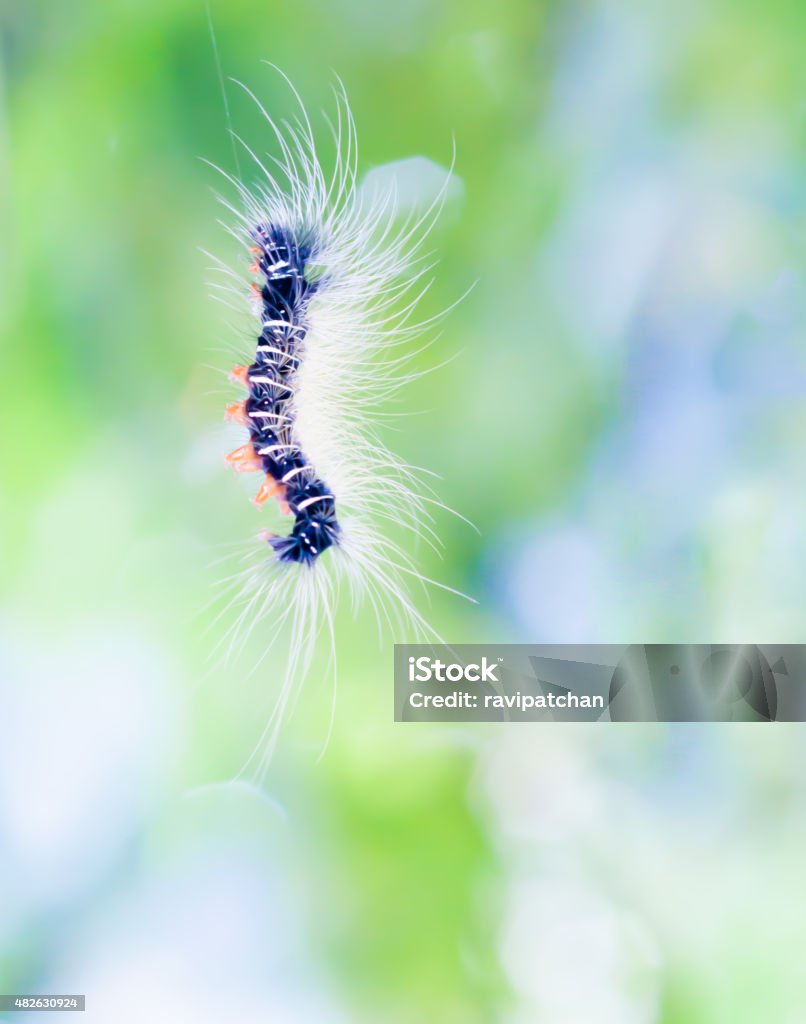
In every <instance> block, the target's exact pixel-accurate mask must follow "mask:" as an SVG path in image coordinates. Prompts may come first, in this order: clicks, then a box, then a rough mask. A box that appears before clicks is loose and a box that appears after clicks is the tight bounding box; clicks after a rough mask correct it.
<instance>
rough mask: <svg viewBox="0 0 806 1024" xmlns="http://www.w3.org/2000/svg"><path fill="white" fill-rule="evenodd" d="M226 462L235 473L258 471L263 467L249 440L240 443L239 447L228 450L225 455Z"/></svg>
mask: <svg viewBox="0 0 806 1024" xmlns="http://www.w3.org/2000/svg"><path fill="white" fill-rule="evenodd" d="M227 462H228V463H229V464H230V465H231V466H232V468H233V469H234V470H235V472H236V473H259V472H260V471H261V469H263V463H262V462H261V460H260V458H259V456H258V454H257V453H256V451H255V449H254V447H253V446H252V443H251V441H248V442H247V443H246V444H242V445H241V447H240V448H236V449H235V451H232V452H230V453H229V455H228V456H227Z"/></svg>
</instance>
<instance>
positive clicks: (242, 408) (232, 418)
mask: <svg viewBox="0 0 806 1024" xmlns="http://www.w3.org/2000/svg"><path fill="white" fill-rule="evenodd" d="M225 416H226V418H227V419H228V420H229V422H230V423H238V424H240V425H241V426H242V427H246V426H248V425H249V416H248V415H247V412H246V401H245V400H244V401H243V402H232V403H230V405H228V406H227V409H226V412H225Z"/></svg>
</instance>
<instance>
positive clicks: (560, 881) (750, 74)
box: [0, 0, 806, 1024]
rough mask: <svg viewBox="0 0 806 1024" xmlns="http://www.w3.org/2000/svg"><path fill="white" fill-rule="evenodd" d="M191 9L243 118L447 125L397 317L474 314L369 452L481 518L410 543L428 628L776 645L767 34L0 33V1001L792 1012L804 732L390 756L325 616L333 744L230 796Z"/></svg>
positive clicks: (212, 351) (793, 46) (788, 296)
mask: <svg viewBox="0 0 806 1024" xmlns="http://www.w3.org/2000/svg"><path fill="white" fill-rule="evenodd" d="M211 20H212V23H213V25H214V28H215V39H216V41H217V45H218V53H219V56H220V62H221V68H222V70H223V75H224V77H225V78H227V77H229V76H233V77H235V78H237V79H240V80H242V81H243V82H245V83H247V84H248V85H249V86H250V87H251V88H253V89H254V90H255V92H256V93H257V94H258V95H259V96H260V98H261V100H262V101H263V102H264V103H265V105H266V106H267V107H268V108H269V109H270V110H271V111H272V113H277V114H279V115H280V116H287V115H290V114H293V112H294V110H293V102H292V99H291V97H290V96H289V93H288V90H287V88H286V87H285V86H284V84H283V82H282V80H281V79H280V78H279V76H278V75H277V74H276V73H274V72H272V71H271V70H270V69H269V68H267V67H266V66H265V65H264V64H262V63H261V62H262V61H264V60H270V61H273V62H275V63H276V64H277V65H279V66H280V67H281V68H282V69H283V70H284V71H285V72H286V73H287V74H288V75H289V76H290V78H291V79H292V80H293V82H294V83H295V85H296V87H297V88H298V89H299V90H300V92H301V94H302V96H303V98H304V100H305V102H306V105H307V106H308V108H309V110H310V111H311V113H312V115H313V117H314V121H315V123H316V124H318V125H319V126H320V127H321V128H322V129H323V131H324V130H325V123H324V121H323V120H322V119H321V118H319V117H318V112H319V111H320V110H324V111H326V112H332V109H333V100H332V88H333V83H334V72H335V73H337V74H338V75H340V76H341V78H342V79H343V80H344V83H345V86H346V89H347V91H348V94H349V97H350V102H351V104H352V107H353V111H354V114H355V118H356V121H357V125H358V131H359V140H360V161H359V162H360V167H361V170H362V171H368V170H370V169H372V168H373V167H378V166H380V165H383V164H387V163H390V162H395V161H400V160H404V159H406V158H409V157H412V156H423V157H426V158H427V159H429V160H431V161H433V162H434V163H436V164H439V165H442V166H444V165H446V164H448V163H449V162H450V159H451V153H452V145H453V140H455V145H456V154H457V156H456V167H455V171H456V176H457V183H458V185H461V187H457V189H456V190H455V195H454V196H453V198H452V199H451V201H450V202H449V203H448V205H447V208H446V210H445V214H444V216H443V218H442V220H441V223H440V226H439V228H438V229H437V231H436V232H435V235H434V237H433V247H434V250H435V252H436V254H437V255H438V256H439V258H440V266H439V269H438V271H437V278H436V283H435V285H434V287H433V288H432V290H431V291H430V292H429V294H428V296H427V299H426V302H425V304H424V308H423V315H425V316H428V315H431V314H433V313H436V312H437V311H439V310H440V309H442V308H444V307H446V306H447V305H449V304H450V303H452V302H453V301H454V300H455V299H456V298H457V297H458V296H459V295H461V294H462V293H463V292H464V291H465V290H466V289H467V288H468V287H469V286H470V285H471V284H473V283H474V282H475V287H474V288H473V290H472V291H471V293H470V294H469V296H468V297H467V298H466V299H465V300H464V301H463V302H461V303H460V304H459V305H458V307H457V308H456V309H455V310H454V311H453V312H451V314H450V316H449V317H448V319H447V321H446V322H445V324H444V328H443V330H442V334H441V336H440V338H439V340H438V341H437V343H436V344H435V346H434V347H433V348H432V349H431V351H430V352H429V353H427V354H425V355H424V356H423V357H422V358H421V359H420V361H419V363H418V366H419V367H421V368H425V367H426V366H428V365H430V364H433V363H434V362H441V361H442V360H443V358H448V357H454V356H455V359H454V361H453V362H451V363H450V364H449V365H448V366H446V367H444V368H443V369H441V370H439V371H438V372H436V373H434V374H432V375H428V376H426V377H424V378H422V379H421V380H419V381H417V382H416V383H415V384H414V385H413V386H412V387H410V388H409V389H408V391H407V392H406V395H405V399H404V402H403V404H402V406H400V407H398V408H397V411H403V412H418V413H419V414H418V415H414V416H411V417H407V418H406V419H404V420H401V421H400V422H401V423H402V424H404V426H403V428H401V429H398V431H397V433H396V434H395V435H390V443H391V444H392V445H393V446H394V447H395V449H396V450H398V451H400V452H401V454H403V455H404V456H405V457H407V458H408V459H410V460H411V461H412V462H414V463H417V464H424V465H427V466H429V467H430V468H431V469H434V470H436V471H437V472H439V473H440V474H441V475H442V477H443V478H444V481H443V483H441V484H440V494H441V495H442V496H443V498H444V500H445V501H446V502H447V503H448V504H449V505H451V506H453V507H455V508H457V509H459V510H460V511H461V512H462V513H464V514H465V515H467V516H469V517H470V518H471V519H472V520H473V521H474V523H476V524H477V526H478V527H479V530H480V535H479V536H477V535H476V534H475V533H473V532H472V531H471V530H469V529H467V528H466V527H465V526H464V525H462V524H461V523H458V522H457V521H453V520H450V519H448V520H446V521H445V522H444V523H442V524H441V530H442V533H443V535H444V538H445V541H446V551H445V558H444V561H442V562H440V561H439V560H438V559H436V557H435V556H434V555H433V554H432V553H430V552H429V551H428V549H427V548H426V549H425V550H424V551H422V552H420V554H419V556H418V557H419V559H420V564H421V565H422V566H423V568H424V571H425V572H426V573H428V574H430V575H433V576H436V577H437V578H439V579H441V580H444V581H446V582H447V583H449V584H450V585H452V586H455V587H458V588H460V589H462V590H464V591H466V592H468V593H470V594H472V595H473V596H474V597H475V598H476V599H477V600H478V602H479V603H478V605H477V606H475V607H474V606H472V605H469V604H466V603H464V602H461V601H459V600H457V599H454V598H453V597H451V596H449V595H445V594H442V593H435V594H434V595H433V599H432V605H431V608H430V611H429V615H430V616H431V618H432V620H433V622H434V624H435V626H436V627H437V629H438V630H439V632H440V633H441V634H442V635H443V636H445V637H446V638H447V639H448V640H450V641H454V642H461V641H469V640H482V639H487V640H490V641H499V642H503V641H508V640H521V641H534V642H537V641H553V642H582V641H591V642H593V641H597V642H613V643H616V642H624V643H626V642H636V641H642V642H650V641H656V642H707V641H719V642H749V641H756V642H763V641H767V642H790V643H796V642H798V641H801V640H803V639H804V636H803V615H804V611H805V610H806V575H805V574H804V573H803V572H802V570H801V567H802V565H803V564H804V554H806V551H804V539H803V530H802V523H803V521H804V513H805V512H806V508H805V507H804V505H805V500H804V499H806V490H804V485H803V480H804V457H803V450H804V447H803V442H802V438H803V436H804V428H806V417H804V405H803V395H804V387H805V386H806V350H805V348H804V338H803V328H802V325H803V323H804V314H806V308H805V307H806V302H805V300H804V280H803V268H804V223H805V221H804V215H805V214H806V184H805V183H806V173H804V172H806V166H805V164H806V134H805V133H804V128H805V127H806V62H805V61H804V59H803V43H802V40H803V37H804V28H806V10H804V8H803V6H802V5H801V4H798V3H795V2H794V0H772V2H769V0H767V2H763V3H762V2H761V0H742V2H739V3H728V2H726V0H700V2H693V0H684V2H682V3H679V4H676V5H674V6H670V5H660V4H653V3H638V2H635V0H632V2H630V0H613V2H607V0H600V2H588V3H586V2H581V0H573V2H569V3H559V2H546V3H527V2H525V0H502V2H500V3H497V4H490V3H479V2H475V0H462V2H461V3H460V2H459V0H438V2H436V3H432V4H428V3H425V0H408V2H403V3H401V4H399V5H386V4H373V3H371V2H369V0H310V2H309V3H306V4H304V5H301V6H300V5H297V6H296V7H295V6H293V5H288V4H279V3H265V2H262V3H258V2H251V3H246V2H244V0H228V2H226V3H225V2H224V0H210V10H209V17H208V9H207V8H206V7H205V3H204V0H159V2H156V0H137V2H133V0H119V2H117V3H114V4H109V3H101V2H91V0H76V2H74V3H70V4H59V3H54V2H51V3H47V2H42V0H27V2H23V0H17V2H15V0H4V3H3V6H2V7H0V43H1V44H2V49H0V58H1V60H2V63H1V64H0V239H2V242H1V243H0V267H1V269H2V273H0V343H1V344H2V348H1V349H0V351H1V352H2V374H0V417H2V436H3V445H2V459H3V462H2V474H1V475H0V519H1V521H2V531H0V533H1V535H2V542H0V543H1V544H2V553H3V558H2V568H3V571H2V575H1V576H0V991H2V992H8V993H13V992H34V993H36V992H48V991H51V992H56V991H68V992H85V993H86V994H87V998H88V1011H87V1019H88V1020H92V1021H98V1022H101V1024H108V1022H111V1021H114V1022H116V1024H128V1022H132V1024H134V1022H142V1021H171V1022H174V1021H188V1022H191V1021H192V1022H194V1024H199V1022H207V1021H210V1022H212V1021H224V1020H226V1021H238V1022H243V1024H252V1022H255V1024H258V1022H260V1024H281V1022H282V1024H298V1022H303V1021H304V1022H315V1024H320V1022H329V1021H351V1022H353V1021H367V1022H372V1024H377V1022H383V1024H420V1022H424V1021H429V1022H430V1021H439V1022H440V1024H476V1022H495V1024H527V1022H528V1024H531V1022H535V1024H543V1022H548V1024H576V1022H580V1024H581V1022H591V1021H595V1022H597V1024H610V1022H613V1024H616V1022H617V1024H631V1022H636V1024H644V1022H647V1024H648V1022H662V1024H678V1022H680V1024H682V1022H685V1024H699V1022H703V1024H706V1022H707V1024H721V1022H725V1024H727V1022H730V1024H740V1022H745V1021H747V1022H750V1021H759V1020H765V1021H766V1020H775V1021H779V1022H781V1024H798V1022H801V1021H806V1009H804V1004H803V998H802V960H803V956H802V950H803V948H804V940H806V925H804V914H803V899H802V895H801V891H802V882H801V876H802V857H803V849H804V839H805V838H806V835H805V834H804V803H805V800H806V789H805V788H804V767H805V766H804V754H803V744H802V741H801V728H800V727H798V726H791V727H781V726H776V727H775V728H774V731H773V729H769V730H768V729H764V728H761V727H758V726H730V727H729V726H706V725H701V726H662V725H642V726H610V727H598V728H588V727H584V726H562V727H560V728H557V727H555V728H549V727H545V726H517V725H515V726H510V727H502V728H498V727H494V726H492V725H487V726H476V727H473V728H467V729H457V728H447V727H442V726H438V725H432V726H426V725H406V726H401V725H397V726H396V725H394V724H393V722H392V684H391V647H390V644H389V643H388V642H387V644H386V646H380V645H379V644H378V642H377V641H376V640H375V637H374V634H373V633H372V631H371V629H370V628H369V625H370V623H369V622H368V617H366V616H359V617H358V618H356V619H355V621H354V620H353V617H352V615H351V614H350V610H349V609H345V610H343V612H342V614H341V615H340V625H339V651H338V656H339V679H340V690H339V698H338V705H337V714H336V720H335V725H334V730H333V735H332V738H331V741H330V744H329V746H328V749H327V752H326V754H325V756H324V758H323V759H322V760H321V761H319V762H317V761H316V757H317V754H318V753H319V750H320V748H321V744H322V742H323V739H324V736H325V733H326V730H327V724H328V723H327V718H328V712H329V707H330V692H329V688H328V684H327V682H326V681H324V677H322V678H319V677H318V676H317V675H316V674H314V677H313V678H312V679H311V680H310V681H309V683H308V684H307V685H306V689H305V692H304V693H303V695H302V697H301V701H300V704H299V707H298V709H297V711H296V713H295V714H294V716H293V718H292V719H291V721H290V722H289V723H288V724H287V726H286V728H285V729H284V731H283V735H282V741H281V744H280V748H279V750H278V753H277V756H276V758H275V760H274V762H273V764H272V768H271V771H270V773H269V775H268V777H267V779H266V781H265V784H264V786H263V787H262V789H261V788H258V787H256V786H254V785H251V784H250V783H248V782H247V781H245V779H237V778H236V777H237V775H238V772H239V770H240V768H241V767H242V765H243V763H244V761H245V759H246V757H247V756H248V753H249V751H250V750H251V749H252V747H253V745H254V743H255V742H256V740H257V738H258V736H259V734H260V731H261V728H262V725H263V722H264V721H265V718H266V716H267V714H268V713H269V711H270V710H271V707H272V702H273V695H274V694H275V693H276V687H277V685H278V676H279V672H280V670H281V667H282V665H281V659H280V660H279V661H278V660H275V659H274V657H273V656H270V657H269V658H267V659H266V661H264V662H263V663H262V664H261V665H260V667H259V668H258V670H257V671H256V672H254V673H252V674H251V675H250V674H249V672H248V671H247V670H246V668H245V667H244V664H240V663H237V662H236V663H231V664H229V665H227V666H226V667H223V668H222V667H220V666H217V667H215V668H211V662H210V658H209V653H210V647H211V645H212V642H214V640H215V630H216V628H217V627H216V626H215V625H214V623H213V616H212V613H211V612H210V611H209V610H207V609H206V603H207V601H208V598H209V595H210V591H211V587H212V586H213V585H214V584H215V582H216V581H217V580H219V579H220V577H221V575H222V568H221V563H220V561H219V559H220V558H221V557H222V556H223V555H226V554H227V553H228V551H230V550H231V549H230V548H229V547H228V545H230V544H232V543H234V542H238V541H241V540H244V539H247V538H249V537H251V536H252V535H253V534H254V532H255V531H256V530H257V529H258V528H259V526H260V525H261V516H260V513H258V512H257V511H256V510H254V509H253V508H252V507H251V506H250V505H249V504H248V502H246V501H245V500H244V491H243V489H242V488H241V487H240V485H239V481H238V480H237V479H235V478H233V476H232V474H230V473H229V472H227V470H226V469H225V468H224V467H223V465H222V463H221V459H220V454H221V451H222V450H223V449H220V445H219V441H220V427H219V425H220V421H221V415H222V407H223V403H224V401H225V389H222V388H221V383H220V378H219V376H217V371H219V370H226V369H227V368H228V367H229V365H230V364H231V361H232V360H231V355H230V354H229V349H231V347H232V346H233V345H237V344H239V343H241V342H242V341H243V339H244V338H245V337H248V328H247V329H246V332H245V333H244V334H242V335H239V334H238V331H239V330H241V329H243V326H244V325H243V323H239V324H238V325H237V328H236V327H233V324H232V323H231V320H232V316H231V314H230V313H229V311H227V310H226V309H225V308H223V307H222V306H220V305H219V304H217V303H216V302H215V301H214V300H213V297H212V295H211V293H210V289H209V288H208V285H207V281H208V280H209V279H210V273H209V263H210V261H209V258H208V257H207V256H205V255H204V254H203V252H202V250H204V249H206V250H210V251H212V252H215V253H217V254H219V255H221V256H223V257H225V258H227V259H230V260H231V261H233V265H236V264H235V262H234V261H237V260H238V259H240V256H239V254H237V253H236V252H235V251H234V250H233V249H232V246H231V244H230V242H229V241H228V238H227V235H226V233H225V232H224V231H223V230H222V229H221V227H220V225H219V224H218V223H217V220H218V218H220V217H221V216H222V209H221V208H220V207H219V206H218V205H217V203H216V201H215V199H214V196H213V192H214V190H216V189H219V188H221V187H222V182H221V179H220V177H219V176H218V175H217V174H216V173H215V172H214V171H213V170H212V169H211V168H210V167H209V166H208V165H207V164H206V163H205V162H204V160H209V161H212V162H213V163H215V164H218V165H221V166H222V167H224V168H225V169H227V170H229V171H232V170H233V169H234V165H233V161H234V158H233V151H232V147H231V144H230V139H229V135H228V130H227V120H226V118H225V113H224V96H223V95H222V88H221V83H220V80H219V74H218V69H217V62H216V56H215V49H214V46H213V40H212V37H211V33H210V21H211ZM226 96H227V97H228V101H229V104H230V106H231V115H232V122H233V125H234V127H235V129H236V130H237V131H239V132H240V133H241V134H243V135H244V136H245V137H246V138H247V139H248V141H249V142H250V143H251V144H252V145H253V146H254V147H256V148H257V149H259V150H260V149H264V148H270V147H271V145H272V142H271V140H270V138H269V137H268V134H267V132H266V129H265V126H264V125H262V124H261V122H260V119H259V118H258V117H256V115H255V111H254V109H253V108H252V107H251V105H250V104H249V102H248V101H247V100H246V99H245V97H244V96H243V95H242V94H240V93H239V91H238V90H237V89H236V88H234V87H233V86H232V85H227V86H226ZM407 166H409V169H411V168H410V165H407ZM244 168H246V165H244ZM245 173H246V175H247V177H248V176H249V172H248V171H247V170H246V169H245ZM410 184H411V185H412V187H414V188H416V187H418V181H417V180H414V181H413V182H411V183H410ZM246 323H247V324H248V319H247V321H246ZM217 431H219V434H217V433H216V432H217ZM211 633H212V640H211ZM400 639H403V638H400ZM255 643H256V645H257V646H258V647H259V646H260V636H259V635H258V636H257V637H256V638H255ZM245 663H246V664H247V665H248V663H249V659H248V655H247V656H246V661H245ZM234 778H235V779H236V781H232V780H233V779H234ZM8 1019H13V1017H12V1016H11V1015H9V1018H8Z"/></svg>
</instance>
